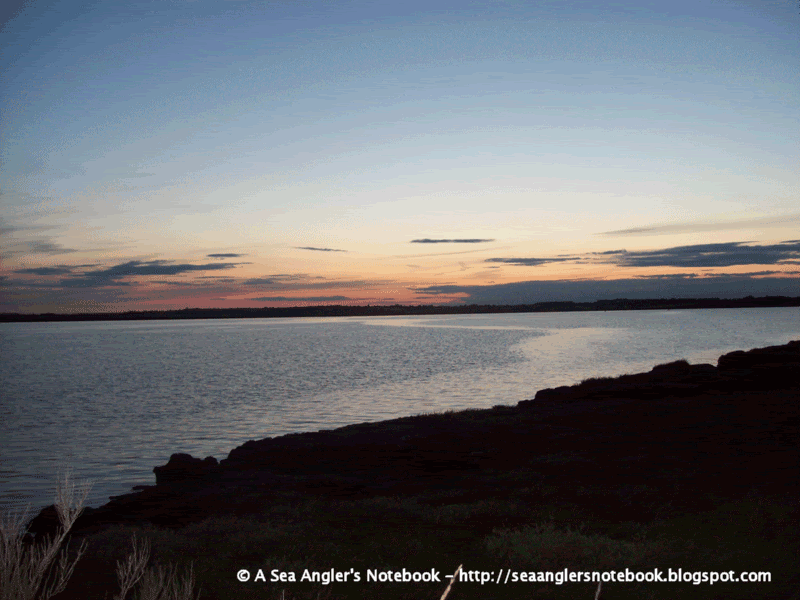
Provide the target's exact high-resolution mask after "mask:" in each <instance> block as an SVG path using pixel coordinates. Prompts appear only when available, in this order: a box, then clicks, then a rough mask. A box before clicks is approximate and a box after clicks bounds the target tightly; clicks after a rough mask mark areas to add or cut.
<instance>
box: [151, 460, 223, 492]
mask: <svg viewBox="0 0 800 600" xmlns="http://www.w3.org/2000/svg"><path fill="white" fill-rule="evenodd" d="M218 466H219V463H217V459H216V458H214V457H213V456H209V457H207V458H206V459H205V460H201V459H199V458H194V457H193V456H192V455H190V454H182V453H176V454H173V455H172V456H170V457H169V462H168V463H167V464H166V465H164V466H163V467H155V468H154V469H153V473H155V474H156V485H160V484H162V483H174V482H180V481H186V480H197V479H202V478H203V477H205V476H206V475H208V474H209V473H211V472H213V471H215V470H216V469H217V467H218Z"/></svg>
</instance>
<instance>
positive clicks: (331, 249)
mask: <svg viewBox="0 0 800 600" xmlns="http://www.w3.org/2000/svg"><path fill="white" fill-rule="evenodd" d="M295 248H296V249H297V250H314V251H315V252H347V250H338V249H336V248H315V247H314V246H295Z"/></svg>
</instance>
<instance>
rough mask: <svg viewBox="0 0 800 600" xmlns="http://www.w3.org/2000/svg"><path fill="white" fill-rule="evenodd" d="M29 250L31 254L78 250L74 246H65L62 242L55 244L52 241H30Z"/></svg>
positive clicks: (63, 252)
mask: <svg viewBox="0 0 800 600" xmlns="http://www.w3.org/2000/svg"><path fill="white" fill-rule="evenodd" d="M28 252H29V253H31V254H71V253H72V252H78V250H75V249H74V248H65V247H64V246H62V245H61V244H54V243H52V242H44V241H38V242H28Z"/></svg>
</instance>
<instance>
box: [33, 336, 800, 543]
mask: <svg viewBox="0 0 800 600" xmlns="http://www.w3.org/2000/svg"><path fill="white" fill-rule="evenodd" d="M798 366H800V341H796V342H791V343H789V344H786V345H784V346H775V347H771V348H761V349H757V350H751V351H748V352H733V353H730V354H726V355H724V356H722V357H721V358H720V359H719V363H718V366H717V367H714V366H712V365H690V364H688V363H686V362H685V361H677V362H674V363H669V364H666V365H659V366H657V367H654V368H653V369H652V370H651V371H650V372H648V373H640V374H635V375H624V376H621V377H617V378H613V379H611V378H602V379H594V380H588V381H585V382H583V383H581V384H579V385H577V386H572V387H560V388H555V389H548V390H542V391H540V392H538V393H537V394H536V397H535V398H534V399H533V400H524V401H522V402H520V403H519V404H518V405H517V406H496V407H494V408H492V409H486V410H467V411H461V412H457V413H449V414H435V415H422V416H417V417H406V418H401V419H394V420H390V421H383V422H380V423H363V424H358V425H350V426H347V427H342V428H339V429H335V430H331V431H319V432H316V433H302V434H292V435H286V436H282V437H277V438H266V439H263V440H259V441H249V442H247V443H245V444H243V445H242V446H240V447H238V448H235V449H233V450H232V451H231V452H230V454H229V455H228V457H227V458H226V459H224V460H222V461H220V462H219V463H217V461H216V460H215V459H213V458H211V457H209V458H206V459H205V460H201V459H199V458H193V457H191V456H190V455H188V454H173V455H172V456H171V457H170V460H169V462H168V463H167V464H166V465H164V466H160V467H156V468H155V469H154V472H155V474H156V485H154V486H142V487H140V488H139V490H138V491H137V492H135V493H131V494H126V495H123V496H117V497H114V498H112V499H111V501H110V502H109V503H108V504H106V505H104V506H102V507H100V508H98V509H95V510H91V511H87V512H86V513H85V514H84V515H82V516H81V518H80V519H79V520H78V522H77V523H76V526H75V530H86V531H91V530H92V529H95V528H97V527H102V526H105V525H106V524H110V523H130V522H150V523H154V524H157V525H163V526H171V527H181V526H183V525H185V524H187V523H191V522H193V521H197V520H200V519H203V518H205V517H207V516H209V515H212V514H218V513H223V512H226V511H239V510H247V509H248V506H252V507H253V509H254V510H255V509H257V507H259V506H263V505H264V504H265V503H266V502H268V501H269V497H270V494H276V493H279V492H285V491H291V492H292V493H300V494H311V495H315V496H323V497H338V498H357V497H368V496H375V495H387V494H388V495H405V494H413V493H416V492H419V491H420V490H424V489H426V488H428V487H431V486H438V487H442V486H444V487H447V486H453V487H458V488H459V489H461V490H463V489H473V488H474V489H475V490H477V491H476V492H475V493H476V494H485V495H487V497H489V496H491V495H492V494H496V493H497V492H496V489H497V482H498V481H499V480H502V481H504V482H505V483H504V484H503V485H510V484H509V483H508V481H509V480H508V478H506V477H505V475H506V474H507V473H509V472H512V471H513V472H516V473H523V474H524V476H522V479H523V480H527V479H531V478H532V479H536V480H537V481H544V480H547V481H549V482H553V483H555V484H559V485H560V484H563V486H564V487H565V488H567V487H568V488H570V489H572V488H574V487H575V486H576V485H581V486H588V487H591V486H593V485H595V486H597V487H598V489H608V488H612V487H613V486H614V485H616V484H619V485H623V484H624V485H628V484H632V483H636V482H642V481H645V482H646V483H647V485H648V486H652V487H654V488H655V489H661V488H660V487H659V486H662V487H663V489H665V490H666V489H673V488H675V486H678V487H683V488H685V489H687V490H696V489H705V488H707V489H711V490H713V491H714V493H715V494H724V493H727V492H728V491H729V492H730V493H739V491H741V490H746V489H750V488H752V487H754V486H757V487H764V488H774V489H777V490H780V492H781V493H797V491H798V489H800V449H799V448H800V402H798V399H800V368H798ZM732 474H735V477H734V476H732ZM520 485H522V483H520ZM726 490H727V491H726ZM47 510H48V509H45V510H44V511H42V514H41V515H40V516H39V517H37V519H38V520H34V522H33V523H32V524H31V531H33V530H34V529H36V531H37V533H41V532H43V531H46V529H47V527H46V524H47V523H48V522H50V523H51V524H52V515H50V519H49V521H48V519H47V515H45V512H46V511H47Z"/></svg>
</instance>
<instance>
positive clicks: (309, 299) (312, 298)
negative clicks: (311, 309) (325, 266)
mask: <svg viewBox="0 0 800 600" xmlns="http://www.w3.org/2000/svg"><path fill="white" fill-rule="evenodd" d="M248 300H251V301H253V300H255V301H257V302H345V301H348V302H349V301H351V300H352V298H348V297H347V296H307V297H305V298H303V297H299V296H297V297H294V296H262V297H260V298H248Z"/></svg>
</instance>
